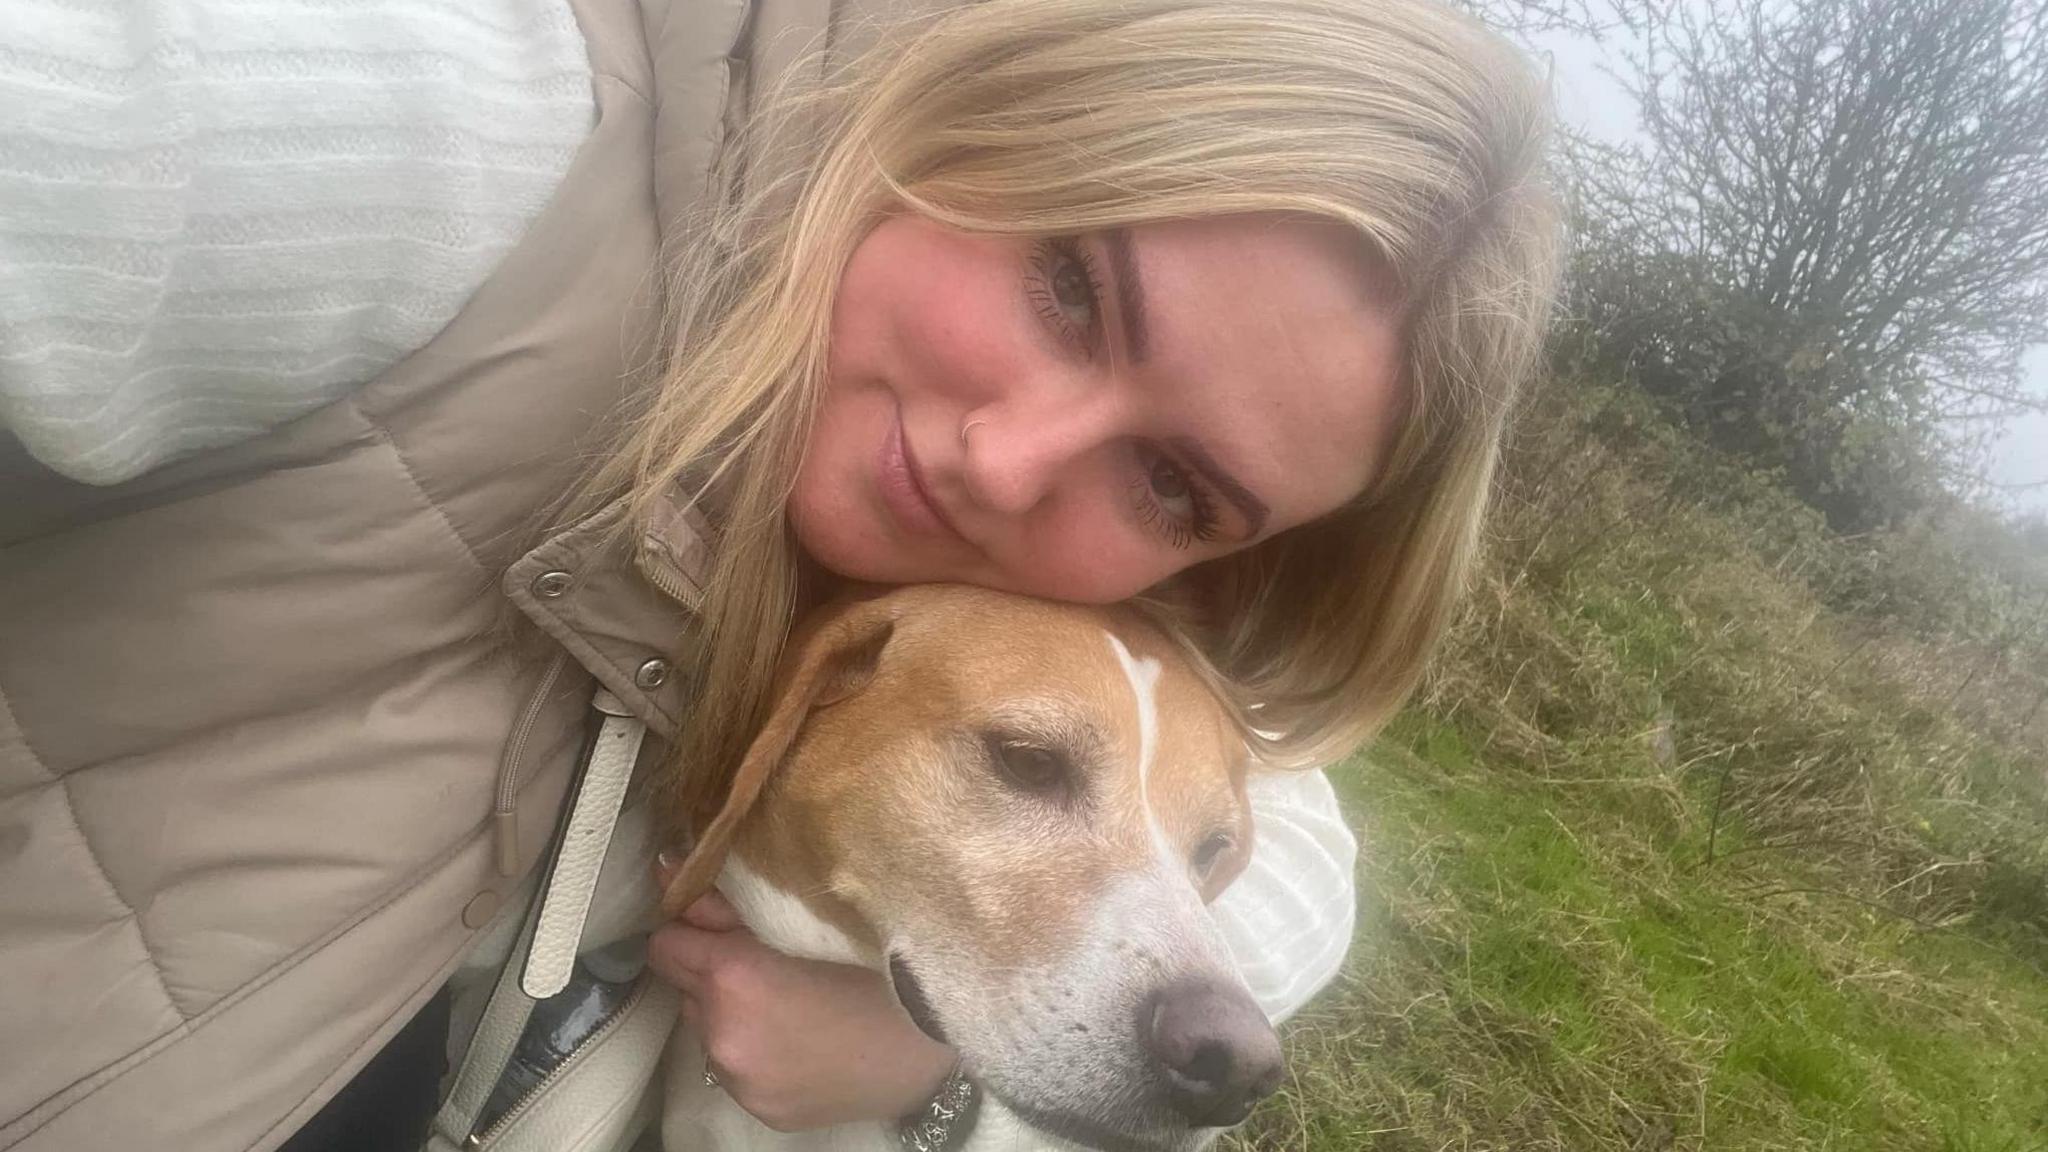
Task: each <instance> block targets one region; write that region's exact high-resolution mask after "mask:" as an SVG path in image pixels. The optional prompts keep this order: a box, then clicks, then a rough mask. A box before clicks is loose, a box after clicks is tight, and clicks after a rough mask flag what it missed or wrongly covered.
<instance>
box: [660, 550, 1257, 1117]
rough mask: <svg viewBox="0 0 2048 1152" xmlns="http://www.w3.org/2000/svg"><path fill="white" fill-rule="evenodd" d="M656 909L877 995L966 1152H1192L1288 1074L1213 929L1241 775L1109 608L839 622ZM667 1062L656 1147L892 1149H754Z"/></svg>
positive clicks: (1171, 655)
mask: <svg viewBox="0 0 2048 1152" xmlns="http://www.w3.org/2000/svg"><path fill="white" fill-rule="evenodd" d="M777 700H778V703H777V705H776V707H775V710H774V713H773V715H772V717H771V719H770V720H769V722H768V724H767V725H766V727H765V728H764V729H763V731H762V733H761V735H760V737H759V738H758V739H757V740H756V741H755V743H754V745H753V747H752V749H751V750H750V751H749V753H748V755H747V757H746V759H745V762H744V764H743V765H742V767H741V768H740V769H739V771H738V774H737V776H736V778H735V780H734V781H733V786H732V789H731V793H730V799H729V800H727V801H726V804H725V807H724V808H723V810H721V811H720V812H719V813H718V814H717V816H716V818H715V819H713V820H711V821H710V822H709V824H708V826H706V827H704V828H701V829H699V830H698V831H699V837H698V840H697V843H696V848H695V850H694V851H693V852H692V854H691V855H690V857H689V859H688V860H686V861H685V862H684V864H683V866H682V868H681V869H680V871H679V872H678V873H677V875H676V877H675V879H674V880H673V882H672V883H671V885H670V888H669V891H668V892H667V893H666V894H665V896H664V907H665V910H666V911H667V912H668V913H669V914H670V915H674V914H676V913H677V912H679V911H680V910H681V909H682V908H683V907H685V906H686V905H687V904H689V903H690V902H691V901H692V900H694V899H695V898H696V897H697V896H698V895H700V894H702V892H703V891H704V890H705V889H706V888H707V887H709V886H710V885H711V884H712V883H713V882H714V881H715V882H716V884H717V886H718V888H719V889H720V890H721V891H722V892H723V893H724V894H725V895H726V896H727V897H728V898H729V899H730V900H731V901H732V903H733V904H734V906H735V907H736V908H737V909H738V910H739V912H740V915H741V916H742V917H743V918H744V919H745V920H746V922H747V923H748V925H749V926H750V927H751V928H752V929H753V930H754V931H755V932H756V933H757V934H758V935H759V936H760V937H761V938H762V939H763V940H764V941H765V942H766V943H768V944H769V945H771V946H773V947H776V948H779V949H781V950H783V951H785V952H788V953H791V954H794V955H799V956H807V957H812V958H816V959H821V960H833V961H840V962H844V963H853V964H860V965H864V966H866V967H869V968H872V969H875V970H876V971H879V972H886V973H888V974H889V976H890V978H891V980H892V981H893V983H894V986H895V988H896V990H897V994H898V997H899V998H900V999H901V1000H902V1001H903V1003H904V1006H905V1008H906V1009H907V1010H908V1011H909V1012H910V1013H911V1015H912V1017H913V1018H914V1019H916V1020H917V1022H918V1024H919V1026H920V1027H923V1028H924V1029H925V1030H926V1031H928V1032H930V1033H932V1034H933V1035H934V1036H937V1037H940V1038H942V1039H944V1040H945V1041H946V1042H948V1043H950V1044H952V1045H953V1046H955V1047H956V1048H957V1050H958V1051H959V1052H960V1053H961V1056H962V1059H963V1061H964V1063H965V1066H966V1068H967V1070H968V1071H969V1073H970V1074H971V1076H972V1078H973V1079H974V1081H975V1082H976V1084H977V1085H978V1086H979V1087H980V1089H981V1091H982V1093H983V1099H984V1102H983V1104H982V1107H981V1112H980V1117H979V1120H978V1123H977V1124H976V1126H975V1128H974V1131H973V1133H972V1135H971V1136H970V1137H969V1140H968V1143H967V1144H966V1145H965V1147H966V1148H968V1149H971V1150H974V1152H982V1150H989V1152H993V1150H997V1149H1000V1150H1003V1152H1019V1150H1024V1149H1038V1148H1066V1147H1072V1146H1075V1145H1079V1146H1082V1147H1088V1148H1097V1149H1107V1150H1110V1152H1187V1150H1189V1149H1193V1148H1196V1147H1199V1146H1200V1145H1201V1144H1203V1143H1204V1142H1206V1140H1207V1139H1208V1138H1209V1137H1211V1136H1213V1135H1214V1134H1215V1132H1216V1131H1217V1130H1218V1129H1219V1128H1221V1127H1223V1126H1227V1125H1230V1124H1234V1123H1236V1122H1237V1121H1239V1120H1242V1119H1243V1118H1244V1116H1245V1114H1246V1112H1247V1111H1248V1110H1249V1109H1250V1108H1251V1106H1252V1105H1253V1104H1255V1103H1256V1102H1257V1101H1258V1100H1259V1099H1261V1098H1263V1097H1264V1096H1266V1095H1267V1094H1269V1093H1270V1092H1272V1091H1273V1089H1274V1088H1275V1087H1276V1086H1277V1085H1278V1083H1279V1081H1280V1078H1281V1075H1282V1065H1281V1054H1280V1045H1279V1041H1278V1039H1277V1037H1276V1036H1275V1034H1274V1032H1273V1029H1272V1027H1271V1026H1270V1024H1269V1023H1268V1022H1267V1020H1266V1018H1265V1016H1264V1015H1263V1014H1262V1013H1261V1012H1260V1010H1259V1008H1258V1006H1257V1004H1256V1003H1254V1001H1253V1000H1252V998H1251V995H1250V994H1249V992H1248V991H1247V990H1246V989H1245V986H1244V984H1243V982H1242V980H1241V979H1240V978H1239V976H1238V975H1237V973H1236V970H1235V968H1234V967H1233V965H1232V962H1231V958H1230V955H1229V954H1228V952H1227V951H1226V950H1225V947H1224V944H1223V942H1222V939H1221V937H1220V935H1219V933H1218V932H1217V930H1216V928H1215V926H1214V924H1213V923H1212V921H1211V920H1210V917H1209V915H1208V911H1207V909H1206V908H1205V905H1206V904H1207V903H1208V902H1209V901H1211V900H1213V899H1214V898H1215V897H1216V895H1217V894H1218V893H1220V892H1221V891H1222V890H1223V889H1224V887H1225V886H1226V885H1228V884H1229V883H1230V882H1231V880H1232V879H1233V878H1235V877H1236V876H1237V874H1238V873H1239V872H1240V871H1241V870H1242V869H1243V868H1244V866H1245V862H1246V860H1247V859H1248V858H1249V856H1250V852H1251V835H1252V823H1251V818H1250V814H1249V809H1248V807H1247V801H1246V796H1245V774H1246V771H1247V754H1246V749H1245V745H1244V742H1243V740H1242V738H1241V737H1240V736H1239V734H1238V733H1237V731H1236V730H1235V728H1234V727H1233V726H1232V725H1231V723H1230V722H1229V720H1228V718H1227V715H1226V713H1225V711H1224V710H1223V708H1222V706H1221V705H1220V704H1219V703H1218V701H1217V700H1216V699H1215V697H1214V696H1213V695H1212V694H1211V692H1210V691H1209V690H1208V688H1207V686H1206V685H1205V684H1204V683H1203V682H1202V680H1201V679H1200V678H1199V677H1198V676H1197V675H1196V674H1195V672H1194V670H1193V669H1192V668H1191V667H1190V665H1189V664H1188V663H1187V661H1186V660H1185V659H1184V658H1183V657H1182V656H1181V655H1180V653H1179V652H1178V651H1177V649H1176V648H1175V647H1174V646H1173V644H1172V643H1171V642H1170V641H1169V640H1168V639H1166V638H1165V637H1163V636H1162V635H1160V634H1159V633H1158V632H1157V631H1155V630H1154V629H1152V628H1150V627H1148V626H1147V625H1145V624H1144V623H1143V622H1142V621H1141V620H1140V619H1139V618H1138V617H1137V616H1136V615H1134V614H1132V613H1129V612H1127V611H1119V610H1098V609H1085V608H1076V607H1073V606H1063V605H1051V604H1045V603H1041V602H1038V601H1033V600H1026V599H1022V598H1019V597H1014V596H1006V595H1002V594H998V593H994V592H989V591H985V590H981V589H973V588H964V587H916V588H906V589H900V590H897V591H894V592H890V593H888V594H886V595H883V596H880V597H877V598H875V599H869V600H863V601H858V602H853V603H849V604H844V605H841V606H839V607H837V608H835V609H833V610H831V611H828V612H827V613H824V614H822V615H821V616H820V617H819V618H818V619H816V620H814V621H812V622H811V623H810V626H809V627H808V628H807V629H806V630H805V631H804V632H803V633H802V634H801V635H799V636H798V637H797V638H796V639H795V640H793V642H792V643H791V645H790V656H789V658H788V659H787V660H786V661H785V665H784V669H783V673H782V680H781V682H780V685H779V694H778V697H777ZM683 1031H686V1030H679V1034H678V1035H677V1036H676V1038H675V1039H674V1040H673V1041H672V1043H671V1047H670V1056H669V1061H668V1063H669V1072H668V1077H669V1078H668V1086H667V1091H668V1099H667V1103H666V1106H665V1117H664V1121H663V1143H664V1145H665V1146H666V1147H668V1148H670V1149H712V1150H717V1152H740V1150H749V1152H752V1150H761V1152H768V1150H771V1149H772V1150H776V1152H796V1150H823V1149H832V1150H833V1152H857V1150H866V1149H874V1150H875V1152H896V1150H898V1149H899V1148H900V1145H899V1144H898V1142H897V1137H896V1135H895V1132H894V1129H893V1126H889V1125H882V1124H864V1125H847V1126H843V1127H840V1128H834V1129H829V1130H825V1131H819V1132H808V1133H796V1134H782V1133H777V1132H773V1131H771V1130H769V1129H768V1128H767V1127H765V1126H764V1125H762V1124H760V1123H759V1122H758V1121H756V1120H754V1119H753V1117H751V1116H749V1115H747V1114H746V1113H745V1112H743V1111H741V1110H740V1109H739V1108H738V1106H737V1105H735V1104H733V1103H732V1101H731V1100H730V1099H729V1098H728V1097H726V1096H725V1095H724V1093H723V1092H722V1091H721V1090H720V1089H718V1088H717V1087H715V1086H712V1085H708V1084H706V1083H705V1080H704V1077H703V1067H704V1066H703V1049H702V1044H701V1041H700V1040H699V1039H698V1038H697V1037H695V1036H691V1035H684V1034H681V1033H682V1032H683Z"/></svg>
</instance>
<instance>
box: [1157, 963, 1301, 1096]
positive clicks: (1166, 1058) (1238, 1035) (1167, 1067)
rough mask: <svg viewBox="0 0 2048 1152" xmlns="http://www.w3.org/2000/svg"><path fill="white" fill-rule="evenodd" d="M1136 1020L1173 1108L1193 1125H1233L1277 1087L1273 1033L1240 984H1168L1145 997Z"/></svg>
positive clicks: (1279, 1065)
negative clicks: (1146, 1004)
mask: <svg viewBox="0 0 2048 1152" xmlns="http://www.w3.org/2000/svg"><path fill="white" fill-rule="evenodd" d="M1140 1026H1141V1028H1142V1030H1143V1032H1144V1036H1143V1039H1144V1042H1145V1047H1146V1050H1147V1051H1148V1052H1150V1053H1151V1056H1152V1059H1153V1062H1154V1063H1156V1064H1157V1065H1158V1067H1159V1072H1160V1074H1161V1076H1162V1077H1164V1079H1165V1080H1166V1083H1167V1085H1168V1096H1169V1098H1170V1099H1171V1100H1172V1102H1173V1107H1174V1109H1175V1110H1176V1111H1178V1112H1179V1113H1180V1114H1181V1115H1182V1116H1185V1117H1186V1118H1187V1119H1188V1121H1189V1122H1190V1123H1192V1124H1194V1125H1195V1126H1197V1127H1201V1128H1219V1127H1224V1126H1227V1125H1231V1124H1235V1123H1237V1122H1238V1121H1240V1120H1243V1119H1244V1118H1245V1117H1246V1116H1247V1115H1249V1114H1250V1113H1251V1110H1252V1105H1254V1104H1257V1103H1258V1102H1259V1101H1261V1100H1263V1099H1265V1098H1266V1097H1268V1096H1270V1095H1272V1094H1273V1090H1274V1089H1276V1088H1278V1087H1279V1086H1280V1077H1281V1075H1282V1073H1283V1070H1284V1069H1283V1067H1282V1062H1281V1057H1280V1037H1279V1036H1278V1035H1276V1034H1275V1033H1274V1032H1273V1026H1272V1025H1271V1024H1269V1023H1267V1021H1266V1015H1265V1013H1263V1012H1261V1011H1259V1006H1258V1005H1257V1004H1256V1003H1254V1002H1253V1001H1252V998H1251V996H1250V995H1248V994H1246V993H1245V992H1244V991H1243V990H1242V989H1237V988H1231V987H1227V986H1225V985H1223V984H1221V983H1215V982H1209V981H1204V982H1200V983H1189V984H1180V985H1175V986H1173V987H1170V988H1167V989H1164V990H1162V991H1160V992H1158V993H1156V994H1155V995H1154V996H1153V997H1152V999H1151V1001H1150V1003H1149V1010H1148V1011H1147V1012H1146V1013H1145V1015H1144V1017H1143V1020H1142V1023H1141V1025H1140Z"/></svg>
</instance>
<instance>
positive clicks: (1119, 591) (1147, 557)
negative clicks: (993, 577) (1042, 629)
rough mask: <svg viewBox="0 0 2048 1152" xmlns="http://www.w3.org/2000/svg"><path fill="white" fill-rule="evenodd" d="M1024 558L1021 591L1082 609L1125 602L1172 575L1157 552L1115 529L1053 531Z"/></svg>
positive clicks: (1064, 527)
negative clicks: (1025, 571) (1025, 570)
mask: <svg viewBox="0 0 2048 1152" xmlns="http://www.w3.org/2000/svg"><path fill="white" fill-rule="evenodd" d="M1026 555H1027V556H1028V557H1029V561H1028V562H1029V563H1030V565H1031V568H1030V572H1029V573H1028V577H1027V579H1025V580H1023V581H1020V583H1022V584H1024V585H1025V586H1026V587H1025V590H1027V591H1029V592H1031V593H1032V594H1033V595H1037V596H1043V597H1046V598H1048V599H1053V600H1067V601H1072V602H1075V603H1081V604H1111V603H1115V602H1116V601H1119V600H1127V599H1129V598H1130V597H1132V596H1135V595H1137V594H1138V593H1140V592H1143V591H1144V590H1145V589H1147V588H1150V587H1151V586H1152V585H1154V584H1157V583H1158V582H1159V581H1161V580H1164V579H1165V578H1166V577H1167V576H1169V575H1171V574H1172V573H1173V571H1174V566H1173V565H1172V564H1171V563H1170V561H1168V560H1165V559H1162V558H1161V557H1160V555H1159V553H1158V550H1155V549H1149V548H1144V547H1141V546H1140V544H1139V542H1137V541H1134V540H1133V539H1132V538H1131V535H1130V532H1129V530H1128V529H1125V528H1123V527H1122V526H1120V525H1116V526H1110V527H1109V528H1107V529H1106V528H1105V526H1104V525H1101V524H1087V525H1073V524H1068V525H1055V526H1052V527H1050V528H1049V529H1048V530H1047V531H1046V532H1045V533H1043V534H1042V535H1041V536H1040V537H1039V539H1038V540H1037V541H1036V542H1035V546H1034V547H1031V548H1029V549H1027V550H1026ZM1020 575H1025V574H1020Z"/></svg>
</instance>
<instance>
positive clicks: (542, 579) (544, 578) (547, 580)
mask: <svg viewBox="0 0 2048 1152" xmlns="http://www.w3.org/2000/svg"><path fill="white" fill-rule="evenodd" d="M575 581H576V578H575V577H574V576H571V575H570V574H568V573H567V572H543V573H541V574H540V575H538V576H536V577H534V578H533V594H534V595H535V596H538V597H540V598H541V599H543V600H553V599H554V598H555V597H557V596H560V595H561V594H562V593H564V592H567V591H568V590H569V585H571V584H573V583H575Z"/></svg>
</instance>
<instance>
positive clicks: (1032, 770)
mask: <svg viewBox="0 0 2048 1152" xmlns="http://www.w3.org/2000/svg"><path fill="white" fill-rule="evenodd" d="M988 750H989V755H990V756H992V757H993V758H994V759H995V762H996V765H997V767H999V768H1001V769H1002V772H1003V776H1004V777H1005V778H1007V779H1008V780H1009V781H1010V783H1012V784H1014V785H1016V786H1017V787H1018V788H1020V789H1023V790H1024V791H1026V792H1040V793H1044V792H1057V791H1059V790H1060V789H1061V788H1064V787H1065V786H1066V783H1067V776H1068V772H1067V761H1066V758H1065V757H1064V756H1061V755H1060V754H1059V753H1057V752H1055V751H1053V750H1052V749H1050V748H1041V747H1039V746H1038V745H1036V744H1025V743H1021V742H1019V741H1016V740H1004V739H1002V738H1000V737H991V738H990V739H989V741H988Z"/></svg>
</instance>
